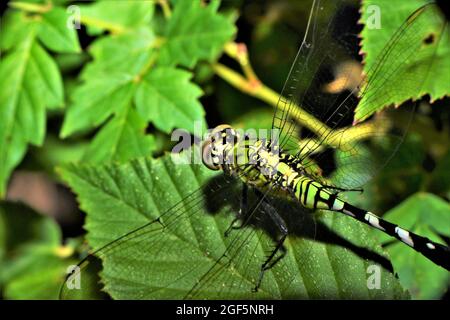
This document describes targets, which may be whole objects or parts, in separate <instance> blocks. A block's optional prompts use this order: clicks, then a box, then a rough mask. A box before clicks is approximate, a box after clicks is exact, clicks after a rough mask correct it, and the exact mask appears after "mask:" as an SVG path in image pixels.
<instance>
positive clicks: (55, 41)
mask: <svg viewBox="0 0 450 320" xmlns="http://www.w3.org/2000/svg"><path fill="white" fill-rule="evenodd" d="M68 18H69V14H68V13H67V11H66V10H65V9H63V8H60V7H54V8H52V10H50V11H48V12H46V13H44V14H43V15H42V23H41V25H40V29H39V33H38V37H39V39H40V40H41V41H42V42H43V43H44V45H45V46H46V47H47V48H49V49H51V50H54V51H56V52H80V51H81V48H80V44H79V42H78V36H77V32H76V29H75V28H69V27H68V26H67V21H68Z"/></svg>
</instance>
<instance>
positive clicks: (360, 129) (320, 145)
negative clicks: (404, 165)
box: [273, 0, 444, 188]
mask: <svg viewBox="0 0 450 320" xmlns="http://www.w3.org/2000/svg"><path fill="white" fill-rule="evenodd" d="M342 3H344V2H341V4H342ZM330 12H336V14H335V15H334V17H333V18H330V17H329V16H330ZM344 12H345V7H344V9H342V6H341V7H339V1H327V0H324V1H314V3H313V8H312V11H311V18H310V21H309V24H308V32H307V35H306V36H305V39H304V41H303V43H302V45H301V47H300V50H299V52H298V54H297V57H296V59H295V61H294V64H293V67H292V70H291V72H290V74H289V77H288V80H287V81H286V84H285V86H284V89H283V93H282V97H281V98H280V101H279V104H278V107H277V110H276V112H275V115H274V121H273V124H274V128H275V129H279V130H280V131H281V134H280V136H281V146H282V147H284V148H285V149H288V150H298V151H297V156H299V157H300V158H301V159H303V160H304V163H305V164H306V165H307V166H308V165H309V163H311V164H313V162H312V161H311V160H312V159H314V161H315V162H314V163H316V162H319V163H320V162H322V160H323V159H324V158H326V157H325V155H327V153H324V152H323V151H324V150H325V149H327V148H329V147H331V148H334V149H339V152H340V155H339V157H340V158H341V159H344V161H341V162H340V164H341V165H343V167H339V168H338V169H339V170H340V171H341V173H339V172H337V173H335V175H334V178H335V179H334V183H335V184H336V185H338V186H339V187H343V188H354V187H357V186H361V185H363V184H364V183H365V182H367V181H368V180H369V179H370V178H371V177H372V176H374V175H375V174H376V172H377V171H378V170H379V169H380V168H381V167H383V166H384V165H385V164H386V162H387V161H388V160H389V159H390V158H391V156H392V154H393V153H394V152H395V151H396V150H397V148H398V146H399V145H400V143H401V142H402V140H403V137H404V135H405V132H406V130H407V128H408V125H405V124H402V126H396V125H395V124H394V123H393V121H392V120H391V119H390V118H389V117H388V114H382V115H380V114H379V115H377V116H375V117H372V118H370V119H368V121H366V122H363V123H359V124H358V125H352V123H353V119H354V115H355V112H356V113H357V114H358V117H359V119H365V118H368V117H370V115H372V114H373V112H374V111H376V110H378V109H380V108H381V107H383V106H385V105H387V104H389V102H390V101H393V100H395V99H393V97H402V98H403V100H404V99H407V98H408V92H411V91H414V92H420V89H421V86H422V85H423V83H424V81H425V79H422V80H419V81H418V79H417V77H415V75H417V68H425V69H426V68H430V64H423V65H421V66H416V67H415V68H411V65H413V66H414V64H412V63H411V61H414V62H415V61H430V63H431V62H432V61H433V59H432V58H430V57H433V55H434V54H435V53H436V50H437V47H438V44H439V39H440V37H441V33H442V31H443V30H444V28H443V25H444V21H443V19H442V18H441V17H440V15H439V14H438V12H437V9H436V6H435V5H434V4H428V5H425V6H423V7H421V8H419V9H418V10H417V11H415V12H414V13H412V14H411V16H410V17H409V18H408V19H407V20H406V21H405V22H404V23H403V24H402V25H401V26H400V28H399V29H398V30H397V32H396V33H395V34H394V35H393V36H392V38H391V39H390V41H389V42H388V43H387V45H386V46H385V47H384V49H383V50H382V51H381V53H380V54H379V55H378V58H377V59H376V60H375V62H374V63H373V67H372V68H371V69H370V71H369V72H368V74H367V76H366V77H365V78H364V79H362V80H361V76H360V69H358V68H357V65H358V64H357V63H356V62H352V61H351V59H352V57H356V56H357V48H358V45H357V44H358V42H357V39H356V36H355V34H357V33H356V32H350V31H346V29H345V28H344V27H343V26H342V21H346V22H347V23H348V18H347V19H346V18H345V13H344ZM319 13H320V14H322V15H324V16H325V17H324V18H325V21H323V20H319V18H318V17H317V15H318V14H319ZM430 21H435V22H436V23H431V24H430ZM430 35H432V36H433V39H434V42H432V43H427V42H426V39H428V38H430ZM352 49H353V50H352ZM351 51H354V54H353V55H352V54H351ZM421 74H427V73H426V70H425V71H424V72H423V73H421ZM399 75H400V76H399ZM283 97H286V99H285V98H283ZM400 99H401V98H400ZM299 106H300V107H301V108H300V107H299ZM412 114H413V113H412V112H411V117H412ZM409 121H410V118H409V120H407V121H406V122H407V124H408V123H409ZM298 122H300V124H301V125H303V127H304V128H306V130H304V134H302V137H301V138H302V139H301V140H300V137H299V136H298V135H295V134H293V132H294V126H295V125H297V123H298ZM383 137H384V138H385V139H386V140H388V141H389V143H390V144H391V145H392V153H391V154H390V155H386V157H385V159H382V161H377V163H374V161H373V159H372V158H371V156H370V153H367V152H361V150H364V146H362V144H363V143H364V141H365V140H369V138H370V139H371V140H373V138H375V140H378V141H379V140H381V139H383ZM320 165H321V167H322V166H324V167H323V169H324V171H329V170H331V168H332V167H334V166H335V165H336V164H335V163H332V164H329V163H328V164H327V163H325V164H323V163H320ZM363 170H364V174H363V175H359V176H358V175H356V173H361V172H362V171H363ZM352 171H353V172H355V175H353V176H352V175H351V172H352ZM344 173H345V174H344ZM349 173H350V176H349Z"/></svg>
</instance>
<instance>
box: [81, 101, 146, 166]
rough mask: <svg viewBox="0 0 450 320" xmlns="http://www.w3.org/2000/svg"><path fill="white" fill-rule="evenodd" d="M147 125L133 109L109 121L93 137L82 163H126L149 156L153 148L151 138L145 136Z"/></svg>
mask: <svg viewBox="0 0 450 320" xmlns="http://www.w3.org/2000/svg"><path fill="white" fill-rule="evenodd" d="M146 127H147V123H146V122H145V121H144V120H142V119H141V118H140V117H139V115H138V114H137V113H136V111H135V110H134V109H131V108H129V109H127V110H125V111H124V112H123V113H122V114H121V115H119V116H117V117H114V118H113V119H110V120H109V121H108V123H107V124H106V125H105V126H103V127H102V129H101V130H100V132H99V133H98V134H97V135H96V136H95V138H94V140H93V141H92V143H91V144H90V145H89V147H88V149H87V150H86V153H85V154H84V157H83V161H86V162H91V163H93V162H98V163H101V162H102V161H114V160H115V161H126V160H128V159H132V158H137V157H141V156H147V155H149V154H150V153H151V152H152V151H153V150H154V148H155V142H154V138H153V136H150V135H145V128H146Z"/></svg>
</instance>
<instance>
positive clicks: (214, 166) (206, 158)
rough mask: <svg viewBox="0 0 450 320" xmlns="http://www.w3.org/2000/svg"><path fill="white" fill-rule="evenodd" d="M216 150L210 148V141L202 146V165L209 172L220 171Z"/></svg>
mask: <svg viewBox="0 0 450 320" xmlns="http://www.w3.org/2000/svg"><path fill="white" fill-rule="evenodd" d="M216 152H217V150H215V149H214V148H212V142H211V140H209V139H208V140H206V141H205V142H204V143H203V145H202V161H203V164H204V165H205V166H206V167H207V168H209V169H211V170H219V169H220V159H219V157H218V155H217V154H215V153H216Z"/></svg>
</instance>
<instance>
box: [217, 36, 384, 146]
mask: <svg viewBox="0 0 450 320" xmlns="http://www.w3.org/2000/svg"><path fill="white" fill-rule="evenodd" d="M243 48H244V49H243ZM225 53H226V54H227V55H229V56H230V57H231V58H233V59H235V60H236V61H237V62H238V63H239V65H240V66H241V68H242V71H243V73H244V75H241V74H240V73H238V72H236V71H234V70H232V69H230V68H228V67H227V66H225V65H223V64H221V63H215V64H213V65H212V68H213V70H214V72H215V73H216V74H217V75H218V76H219V77H221V78H222V79H223V80H225V81H227V82H228V83H229V84H231V85H232V86H234V87H235V88H237V89H238V90H240V91H242V92H244V93H246V94H248V95H250V96H253V97H255V98H257V99H260V100H262V101H264V102H266V103H267V104H269V105H271V106H272V107H274V108H277V107H278V108H284V109H285V110H283V111H286V112H288V113H289V114H290V116H291V117H292V118H293V119H294V120H295V121H297V122H298V123H300V124H301V125H302V126H304V127H306V128H308V129H309V130H311V131H312V132H314V134H316V135H317V136H318V138H319V140H324V141H326V143H327V144H328V145H330V146H333V147H339V148H341V149H345V146H346V145H348V144H350V143H351V142H354V141H357V140H361V139H364V138H367V137H369V136H372V135H373V134H374V133H375V132H376V131H378V129H377V123H376V121H375V122H366V123H362V124H359V125H357V126H353V127H346V128H340V129H337V130H332V129H331V128H329V127H328V126H326V125H325V124H324V123H322V122H321V121H320V120H319V119H317V118H316V117H314V116H313V115H311V114H309V113H308V112H307V111H305V110H304V109H303V108H301V107H300V106H294V107H292V106H289V105H287V104H278V101H279V99H280V95H279V94H278V92H275V91H274V90H272V89H271V88H269V87H267V86H266V85H264V84H263V83H262V82H261V81H260V80H259V79H258V77H257V76H256V74H255V73H254V71H253V68H252V67H251V64H250V61H249V59H248V52H247V49H246V48H245V45H244V44H237V43H228V44H226V45H225ZM284 99H285V98H284ZM344 132H345V134H343V133H344ZM306 143H313V144H316V143H317V141H309V142H306Z"/></svg>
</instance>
